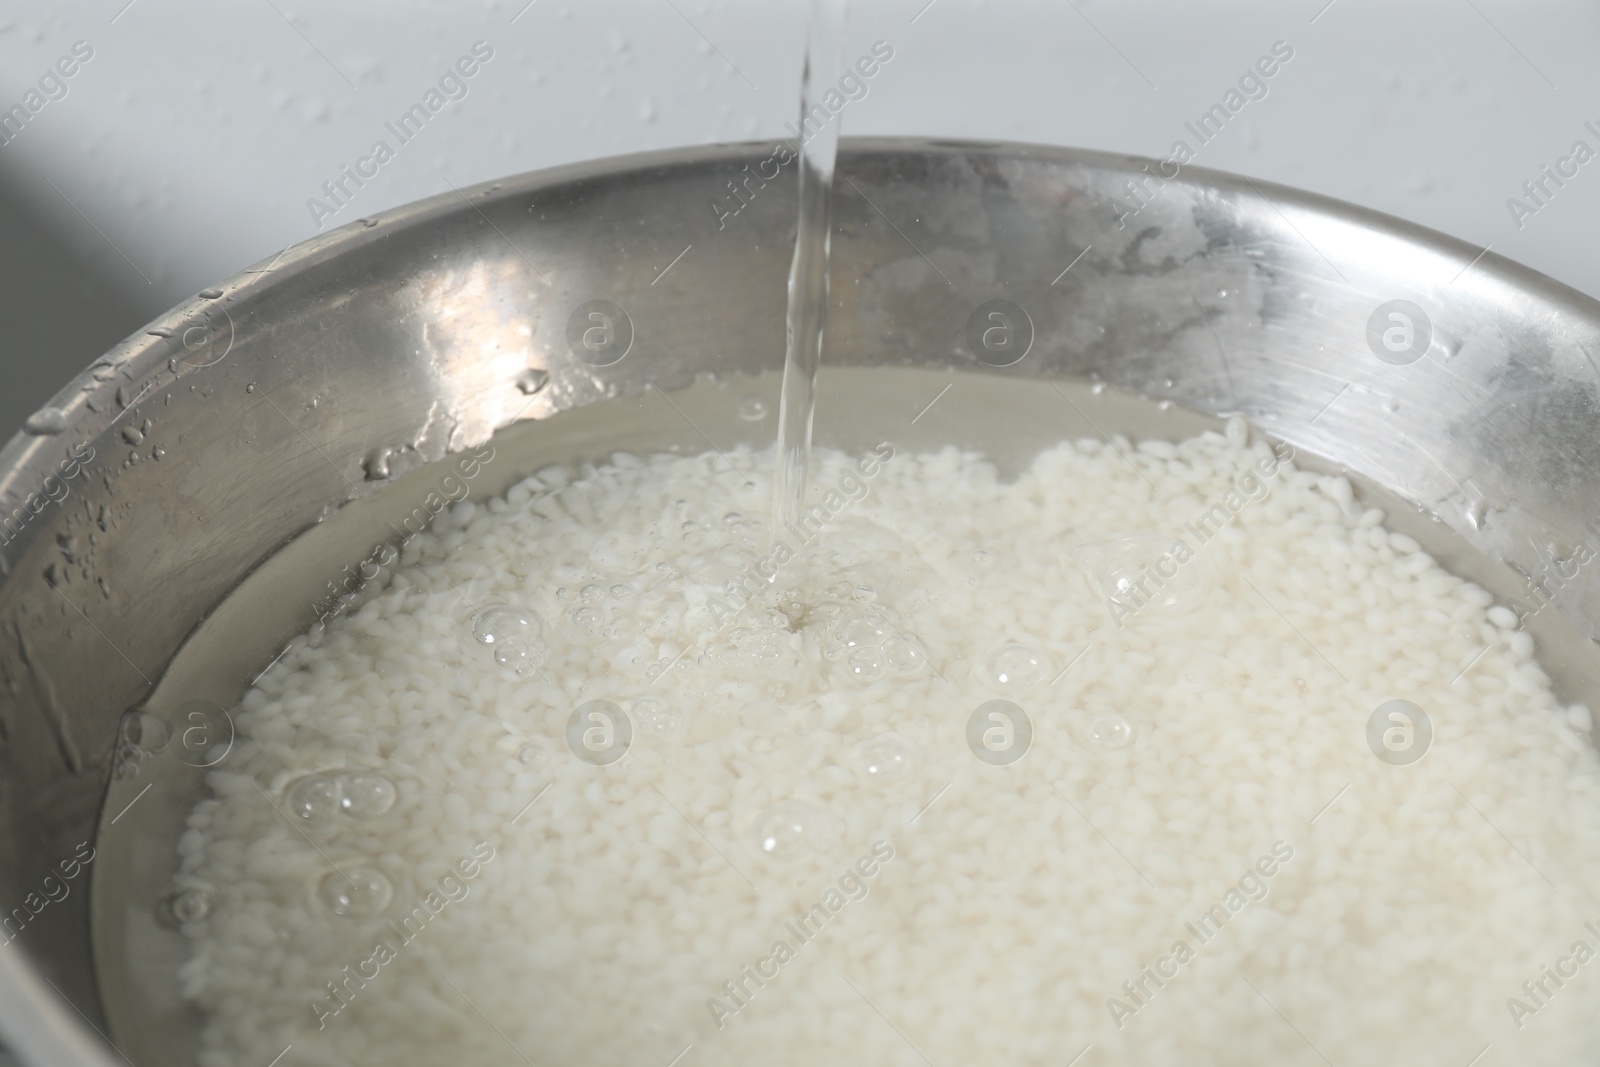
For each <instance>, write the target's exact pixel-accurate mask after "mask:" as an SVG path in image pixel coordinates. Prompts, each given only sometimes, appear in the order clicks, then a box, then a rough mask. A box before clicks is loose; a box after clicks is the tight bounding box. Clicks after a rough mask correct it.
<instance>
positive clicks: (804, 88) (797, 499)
mask: <svg viewBox="0 0 1600 1067" xmlns="http://www.w3.org/2000/svg"><path fill="white" fill-rule="evenodd" d="M848 6H849V4H848V0H813V2H812V5H811V26H810V29H809V31H808V32H807V36H806V62H805V71H804V73H803V74H802V75H801V79H800V145H799V149H800V223H799V228H798V229H797V231H796V233H795V239H794V260H793V262H792V263H791V264H790V266H789V311H788V315H787V318H786V348H785V353H784V360H783V399H782V400H781V402H780V405H779V410H778V459H777V462H778V469H777V476H776V477H775V479H774V480H773V488H772V518H773V531H774V536H776V535H777V531H779V530H783V529H785V528H786V527H787V526H788V524H791V523H794V522H796V521H797V520H798V519H799V517H800V514H801V512H802V511H803V510H804V505H805V494H806V471H807V468H808V467H809V466H810V463H811V420H812V416H813V414H815V412H816V406H817V365H818V363H819V362H820V361H821V359H822V330H823V326H824V325H825V323H826V321H827V317H828V243H829V236H830V230H831V225H830V216H831V209H830V204H829V193H830V192H831V190H832V188H833V165H834V160H835V159H836V158H837V156H838V154H839V122H838V121H832V120H830V121H827V122H823V123H820V124H819V123H818V122H817V121H816V120H814V119H812V111H813V109H814V108H816V109H818V110H819V111H820V114H822V115H828V114H829V112H828V110H827V109H826V108H825V107H822V106H821V98H822V94H823V93H825V92H827V91H828V90H829V89H830V88H832V87H833V86H834V85H835V84H836V83H837V82H838V80H839V76H840V74H841V72H842V71H843V69H844V62H845V60H844V23H845V12H846V9H847V8H848Z"/></svg>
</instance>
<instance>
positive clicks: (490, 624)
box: [470, 605, 550, 674]
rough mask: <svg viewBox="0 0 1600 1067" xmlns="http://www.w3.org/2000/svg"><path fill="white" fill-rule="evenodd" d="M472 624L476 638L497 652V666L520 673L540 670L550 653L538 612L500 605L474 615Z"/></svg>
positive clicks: (495, 657) (495, 653)
mask: <svg viewBox="0 0 1600 1067" xmlns="http://www.w3.org/2000/svg"><path fill="white" fill-rule="evenodd" d="M470 621H471V623H472V636H473V639H474V640H476V641H477V642H478V643H479V644H480V645H488V646H489V647H490V648H491V649H493V650H494V661H495V662H496V663H498V664H500V665H501V666H503V667H510V668H511V669H512V670H514V671H516V672H517V673H518V674H525V673H526V672H528V671H531V670H535V669H537V668H538V666H539V665H540V664H541V663H543V662H544V658H545V656H546V655H548V654H549V652H550V646H549V645H548V644H547V643H546V642H545V638H544V620H543V619H542V618H540V617H539V614H538V612H535V611H529V610H527V609H525V608H517V607H511V606H509V605H497V606H495V607H491V608H485V609H484V610H482V611H479V612H474V613H473V615H472V617H471V620H470Z"/></svg>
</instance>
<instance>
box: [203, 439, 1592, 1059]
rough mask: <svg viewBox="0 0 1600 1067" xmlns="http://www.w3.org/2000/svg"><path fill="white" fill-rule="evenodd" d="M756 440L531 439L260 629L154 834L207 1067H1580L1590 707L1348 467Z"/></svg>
mask: <svg viewBox="0 0 1600 1067" xmlns="http://www.w3.org/2000/svg"><path fill="white" fill-rule="evenodd" d="M730 466H731V469H730ZM772 468H773V462H772V456H771V454H770V452H769V453H762V452H751V451H748V450H735V451H731V452H728V453H717V452H713V453H708V454H706V455H699V456H692V457H684V456H676V455H649V456H635V455H620V454H619V455H614V456H612V457H610V459H609V460H608V461H606V462H604V463H602V464H599V465H574V466H570V467H555V468H550V469H547V470H543V471H540V472H539V473H538V474H537V475H536V476H534V477H530V478H528V479H527V480H526V481H523V482H522V483H521V484H519V485H517V486H516V487H514V488H513V489H511V490H510V492H509V493H507V494H506V496H505V497H504V498H502V499H495V500H491V501H489V502H487V504H473V503H467V502H463V503H458V504H456V505H454V506H453V507H451V508H450V509H449V510H447V511H445V512H444V513H443V514H441V515H440V516H439V517H438V519H437V521H436V523H435V525H434V526H433V528H432V530H431V531H430V532H428V533H427V534H425V535H422V536H418V537H415V538H412V539H411V540H409V541H408V542H407V543H406V545H405V547H404V549H403V551H402V552H401V554H400V557H399V558H398V559H397V560H395V561H393V563H392V565H390V566H388V567H386V568H385V569H384V570H383V573H382V574H381V575H380V576H379V577H378V578H377V579H375V580H374V581H372V582H370V583H369V584H368V585H367V587H366V588H365V589H363V591H362V592H361V594H360V599H359V600H358V601H357V602H356V603H355V604H353V605H352V606H351V607H350V609H349V610H348V611H346V612H343V613H340V614H338V615H336V616H334V617H331V618H330V619H328V620H327V621H326V622H325V623H324V624H322V625H320V626H319V627H318V628H316V629H315V630H314V631H313V632H312V633H310V634H308V635H306V636H304V637H301V638H298V639H296V640H295V641H294V642H293V643H292V644H291V645H290V647H289V649H288V651H287V652H286V654H285V655H283V657H282V658H281V659H279V660H278V661H277V663H276V664H275V665H274V666H273V667H272V668H271V669H270V670H269V671H267V672H266V673H265V674H264V675H263V676H262V677H261V678H260V679H259V680H258V681H257V683H256V685H255V686H254V688H252V689H251V690H250V691H249V692H248V694H247V695H246V696H245V698H244V700H243V702H242V705H241V707H240V708H239V709H238V710H237V711H236V713H235V719H236V722H237V727H238V733H239V742H238V744H237V746H236V750H235V752H234V753H233V754H232V755H230V758H229V759H228V761H227V762H226V763H225V764H223V765H220V766H219V767H218V768H216V769H215V770H213V771H212V772H211V773H210V776H209V785H210V788H211V791H212V794H213V795H212V796H211V797H210V798H209V799H207V800H205V801H204V802H203V803H201V804H200V805H199V806H198V807H197V808H196V809H195V811H194V812H193V814H192V816H191V817H190V820H189V828H188V830H187V832H186V833H185V834H184V836H183V838H182V841H181V843H180V851H181V854H182V873H181V875H180V879H179V881H180V885H184V886H188V887H191V888H192V889H193V890H194V891H195V892H199V893H204V894H205V895H206V897H205V899H206V900H208V906H207V907H205V908H196V909H192V911H191V912H190V913H189V914H187V915H185V916H180V918H185V919H187V921H185V922H184V924H183V929H184V932H185V934H186V935H187V936H188V938H189V941H190V943H191V945H192V950H193V955H192V959H191V960H190V962H189V963H188V964H187V966H186V967H185V968H184V970H183V972H182V979H183V983H184V991H185V993H186V995H187V996H188V997H190V998H192V999H193V1001H194V1002H196V1003H197V1004H198V1005H200V1006H201V1007H202V1008H203V1009H205V1011H206V1017H207V1020H208V1021H207V1024H206V1029H205V1033H204V1052H203V1055H202V1060H201V1062H202V1063H203V1064H204V1065H205V1067H222V1065H239V1067H245V1065H248V1067H265V1065H267V1064H269V1063H271V1062H273V1061H274V1057H278V1056H280V1055H281V1056H284V1057H285V1058H284V1061H283V1062H284V1063H295V1064H319V1065H321V1064H326V1065H334V1064H340V1065H343V1064H374V1065H377V1064H384V1065H397V1064H437V1063H458V1064H516V1063H534V1064H539V1065H541V1067H543V1065H549V1064H585V1065H587V1064H594V1065H622V1064H632V1065H638V1064H646V1065H649V1064H656V1065H661V1067H666V1065H667V1064H669V1063H672V1064H684V1065H689V1064H729V1065H731V1064H745V1063H764V1064H791V1063H792V1064H818V1063H829V1064H863V1065H865V1064H872V1065H879V1064H906V1065H916V1064H934V1065H940V1067H942V1065H945V1064H951V1065H954V1064H962V1063H986V1064H1003V1063H1018V1064H1022V1063H1038V1064H1054V1065H1066V1064H1069V1063H1072V1064H1081V1065H1083V1067H1091V1065H1094V1064H1103V1063H1107V1064H1108V1063H1141V1064H1185V1065H1196V1064H1217V1065H1221V1064H1230V1065H1237V1064H1273V1065H1278V1064H1292V1063H1304V1064H1312V1063H1323V1062H1327V1063H1333V1064H1371V1063H1407V1064H1433V1063H1437V1064H1447V1065H1458V1067H1459V1065H1465V1064H1467V1063H1469V1062H1480V1063H1495V1062H1498V1063H1518V1064H1572V1063H1578V1062H1588V1060H1589V1059H1592V1057H1593V1054H1594V1052H1593V1050H1594V1049H1595V1048H1596V1047H1597V1045H1600V963H1597V962H1595V953H1596V951H1597V950H1600V900H1597V899H1596V896H1595V893H1594V887H1595V886H1600V764H1597V761H1596V757H1595V752H1594V749H1593V748H1592V746H1591V743H1590V741H1589V729H1590V719H1589V711H1588V709H1587V708H1585V707H1583V706H1580V705H1574V706H1563V705H1562V704H1561V703H1560V702H1559V701H1558V700H1557V698H1556V696H1555V695H1554V694H1553V693H1552V690H1551V683H1550V679H1549V678H1548V677H1547V675H1546V674H1545V672H1544V671H1543V670H1541V668H1540V666H1539V664H1538V663H1537V661H1536V659H1535V651H1536V650H1535V648H1534V647H1533V643H1532V640H1531V638H1530V637H1529V635H1528V634H1527V633H1526V632H1525V630H1523V629H1522V628H1521V626H1520V623H1519V619H1518V617H1517V616H1516V614H1515V613H1514V612H1512V611H1510V610H1508V609H1507V608H1505V607H1500V606H1496V605H1495V604H1494V603H1493V601H1492V598H1491V596H1490V595H1489V594H1488V593H1487V592H1486V591H1485V590H1483V589H1482V588H1479V587H1478V586H1476V585H1473V584H1471V583H1468V582H1465V581H1462V580H1460V579H1458V578H1456V577H1454V576H1453V575H1451V574H1449V573H1447V572H1446V571H1444V570H1443V569H1441V568H1440V566H1439V565H1438V564H1437V563H1435V562H1434V560H1433V559H1432V558H1430V557H1429V556H1428V555H1427V554H1425V553H1424V552H1422V551H1421V549H1420V548H1419V546H1418V544H1417V543H1416V542H1415V541H1413V540H1411V539H1410V538H1408V537H1406V536H1403V535H1401V534H1397V533H1391V532H1389V531H1388V530H1387V529H1386V528H1385V525H1384V515H1383V514H1382V513H1381V512H1378V511H1376V510H1371V509H1368V508H1366V507H1364V506H1363V505H1362V504H1361V502H1360V501H1359V500H1358V499H1357V498H1356V496H1355V494H1354V493H1353V492H1352V490H1351V487H1350V485H1349V484H1348V483H1347V482H1346V481H1344V480H1343V479H1341V478H1337V477H1326V476H1319V475H1316V474H1313V473H1309V472H1307V471H1304V470H1300V469H1298V468H1297V467H1296V465H1295V462H1294V458H1293V455H1292V452H1291V450H1289V449H1288V448H1287V447H1285V446H1281V445H1279V446H1273V445H1272V444H1270V443H1269V442H1266V441H1263V440H1260V439H1259V437H1258V438H1256V439H1254V440H1252V439H1251V435H1250V432H1249V430H1248V429H1247V427H1245V426H1244V424H1243V423H1241V422H1238V421H1235V422H1234V423H1232V424H1230V425H1229V426H1228V428H1227V433H1226V434H1219V433H1204V434H1201V435H1199V436H1197V437H1194V438H1191V439H1189V440H1185V441H1182V442H1181V443H1175V444H1174V443H1168V442H1164V441H1145V442H1142V443H1139V444H1137V445H1136V444H1134V443H1131V442H1129V441H1127V440H1124V439H1122V438H1112V439H1111V440H1110V441H1102V440H1083V441H1077V442H1069V443H1063V444H1061V445H1059V446H1057V447H1053V448H1051V449H1049V450H1047V451H1045V452H1043V453H1042V454H1040V455H1039V456H1038V457H1037V458H1036V460H1035V461H1034V462H1033V463H1032V465H1031V467H1029V468H1028V469H1026V470H1025V471H1023V472H1022V473H1021V474H1020V475H1019V476H1017V477H1015V478H1009V479H1006V478H1002V477H1001V476H1000V474H999V473H998V472H997V470H996V468H995V467H994V466H992V465H991V464H990V463H988V462H986V461H985V459H984V458H983V457H982V456H981V455H978V454H974V453H971V452H964V451H960V450H957V449H955V448H947V449H945V450H943V451H938V452H933V453H928V454H920V455H919V454H912V453H910V452H909V451H907V450H903V449H899V448H896V447H895V445H894V444H893V443H891V442H884V443H883V444H881V445H879V446H878V447H877V448H875V449H871V450H868V451H866V452H863V453H861V454H855V455H845V454H842V453H839V452H830V451H826V450H820V451H819V453H818V454H817V456H816V459H815V465H814V467H813V476H812V482H813V485H814V486H815V487H816V489H815V491H814V492H813V499H814V501H815V506H814V507H813V508H812V509H811V511H810V512H808V513H807V515H806V516H805V517H804V518H802V520H801V521H800V522H799V523H797V524H791V525H786V526H785V527H784V528H781V529H774V528H772V526H771V522H770V520H768V519H767V518H766V516H767V515H768V506H769V501H770V496H771V482H770V477H769V475H768V473H767V472H770V471H771V470H772ZM290 1046H292V1047H290ZM286 1049H287V1051H286ZM1486 1050H1487V1051H1486ZM1474 1057H1481V1059H1479V1060H1476V1061H1475V1060H1474Z"/></svg>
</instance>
